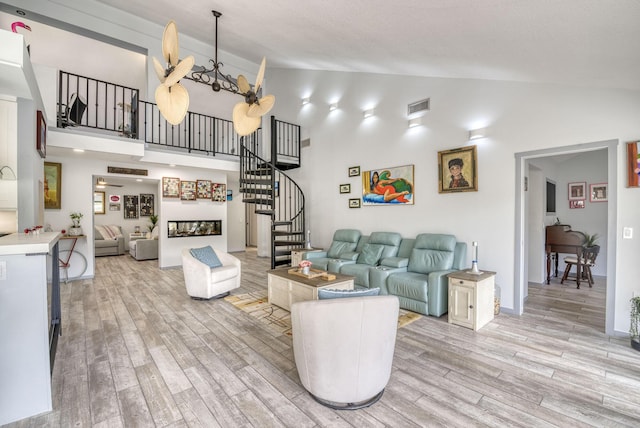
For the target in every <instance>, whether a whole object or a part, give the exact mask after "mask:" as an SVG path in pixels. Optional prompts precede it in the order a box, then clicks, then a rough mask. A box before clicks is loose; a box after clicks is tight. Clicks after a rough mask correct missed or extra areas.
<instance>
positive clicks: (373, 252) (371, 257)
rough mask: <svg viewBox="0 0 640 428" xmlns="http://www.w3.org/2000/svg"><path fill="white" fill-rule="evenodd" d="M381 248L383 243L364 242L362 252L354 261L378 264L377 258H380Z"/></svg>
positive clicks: (382, 248)
mask: <svg viewBox="0 0 640 428" xmlns="http://www.w3.org/2000/svg"><path fill="white" fill-rule="evenodd" d="M382 250H384V246H383V245H378V244H366V245H365V246H364V248H363V249H362V252H361V253H360V255H359V256H358V260H357V262H356V263H360V264H364V265H370V266H375V265H377V264H378V260H380V256H381V255H382Z"/></svg>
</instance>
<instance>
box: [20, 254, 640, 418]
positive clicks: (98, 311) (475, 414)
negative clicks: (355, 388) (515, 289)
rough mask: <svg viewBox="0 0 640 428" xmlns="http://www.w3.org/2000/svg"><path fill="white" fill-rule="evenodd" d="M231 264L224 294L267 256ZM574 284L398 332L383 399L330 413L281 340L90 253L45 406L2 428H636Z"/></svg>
mask: <svg viewBox="0 0 640 428" xmlns="http://www.w3.org/2000/svg"><path fill="white" fill-rule="evenodd" d="M236 255H237V256H238V257H239V258H240V259H241V260H242V263H243V270H242V287H241V288H240V289H238V290H235V291H234V293H245V292H248V291H254V290H260V289H265V288H266V282H267V281H266V273H265V271H266V270H267V269H268V259H266V258H257V257H256V254H255V252H253V251H247V252H246V253H236ZM581 287H582V288H581V289H580V290H577V289H576V288H575V283H569V284H567V285H560V284H559V281H557V280H554V281H553V282H552V284H551V285H549V286H541V285H534V284H532V285H530V288H529V298H528V301H527V303H526V305H525V314H524V315H523V316H512V315H507V314H505V313H501V314H500V315H498V316H497V317H496V318H495V319H494V320H493V321H492V322H491V323H489V324H488V325H487V326H485V327H483V328H482V329H480V330H479V331H478V332H473V331H471V330H468V329H466V328H462V327H458V326H453V325H449V324H448V323H447V318H446V316H444V317H441V318H433V317H422V318H421V319H419V320H418V321H416V322H414V323H412V324H410V325H409V326H407V327H404V328H401V329H400V330H399V331H398V338H397V343H396V349H395V357H394V363H393V371H392V374H391V380H390V382H389V384H388V386H387V388H386V391H385V393H384V396H383V397H382V399H381V400H380V401H379V402H378V403H376V404H374V405H373V406H371V407H369V408H366V409H361V410H356V411H334V410H330V409H328V408H326V407H323V406H321V405H320V404H317V403H316V402H315V401H314V400H313V399H312V398H311V397H310V396H309V395H308V394H307V393H306V392H305V390H304V389H303V388H302V387H301V386H300V384H299V380H298V375H297V372H296V368H295V365H294V361H293V351H292V347H291V339H290V337H287V336H278V335H277V334H275V333H273V332H272V331H271V330H270V329H269V328H268V327H267V326H265V325H263V324H261V323H260V322H259V321H256V320H255V319H253V318H251V316H249V315H248V314H246V313H244V312H242V311H240V310H238V309H235V308H234V307H233V306H232V305H231V304H229V303H227V302H225V301H223V300H215V301H196V300H192V299H190V298H189V297H188V296H187V295H186V292H185V287H184V281H183V277H182V271H181V269H167V270H160V269H158V268H157V261H144V262H137V261H135V260H133V259H132V258H131V257H129V256H128V255H126V256H118V257H101V258H97V260H96V278H95V279H94V280H85V281H78V282H74V283H69V284H63V286H62V302H63V306H62V307H63V330H62V331H63V336H62V337H61V338H60V342H59V345H58V353H57V356H56V362H55V367H54V372H53V411H52V412H50V413H47V414H44V415H39V416H36V417H32V418H29V419H25V420H23V421H20V422H18V423H15V424H12V426H20V427H22V426H25V427H39V426H52V427H59V426H60V427H120V426H125V427H154V426H158V427H164V426H171V427H183V426H200V427H261V428H262V427H316V426H318V427H324V426H326V427H383V426H390V427H414V426H427V427H432V426H433V427H437V426H442V427H471V426H488V427H503V426H508V427H510V426H514V427H518V426H520V427H549V426H560V427H581V426H596V427H614V426H615V427H617V426H629V427H638V426H640V353H638V352H636V351H634V350H632V349H631V348H630V346H629V340H628V339H626V338H613V337H609V336H607V335H605V334H604V333H603V331H604V309H603V308H604V298H605V288H604V281H603V280H602V279H600V280H599V281H598V282H597V283H596V285H595V287H594V288H593V289H589V287H588V286H581ZM345 327H348V326H345Z"/></svg>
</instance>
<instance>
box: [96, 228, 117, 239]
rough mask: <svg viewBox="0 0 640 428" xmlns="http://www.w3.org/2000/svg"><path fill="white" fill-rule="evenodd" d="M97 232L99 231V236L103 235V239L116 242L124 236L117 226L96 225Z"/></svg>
mask: <svg viewBox="0 0 640 428" xmlns="http://www.w3.org/2000/svg"><path fill="white" fill-rule="evenodd" d="M95 230H97V231H98V233H97V235H101V236H102V238H103V239H111V240H116V239H118V238H119V237H121V236H122V229H120V226H116V225H104V226H100V225H96V226H95Z"/></svg>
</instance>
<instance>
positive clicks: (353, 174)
mask: <svg viewBox="0 0 640 428" xmlns="http://www.w3.org/2000/svg"><path fill="white" fill-rule="evenodd" d="M359 175H360V167H359V166H352V167H351V168H349V177H357V176H359Z"/></svg>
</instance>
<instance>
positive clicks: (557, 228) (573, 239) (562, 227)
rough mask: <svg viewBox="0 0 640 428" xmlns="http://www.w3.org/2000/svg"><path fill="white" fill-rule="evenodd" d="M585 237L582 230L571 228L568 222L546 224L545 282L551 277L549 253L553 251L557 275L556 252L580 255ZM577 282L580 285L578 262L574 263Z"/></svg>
mask: <svg viewBox="0 0 640 428" xmlns="http://www.w3.org/2000/svg"><path fill="white" fill-rule="evenodd" d="M584 242H585V237H584V235H583V234H582V232H576V231H573V230H571V226H569V225H568V224H554V225H552V226H547V229H546V237H545V251H546V253H547V284H549V281H550V279H551V253H555V275H556V276H558V253H570V254H575V255H576V257H577V258H578V259H580V257H582V246H583V245H584ZM576 269H577V270H578V271H577V272H576V275H577V282H578V285H580V263H578V264H577V265H576Z"/></svg>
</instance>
